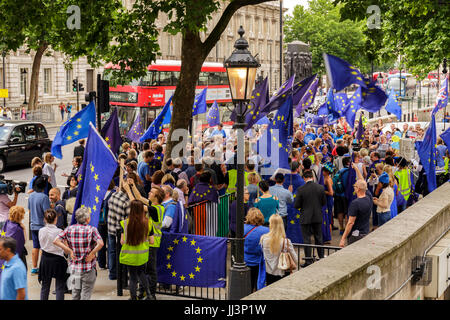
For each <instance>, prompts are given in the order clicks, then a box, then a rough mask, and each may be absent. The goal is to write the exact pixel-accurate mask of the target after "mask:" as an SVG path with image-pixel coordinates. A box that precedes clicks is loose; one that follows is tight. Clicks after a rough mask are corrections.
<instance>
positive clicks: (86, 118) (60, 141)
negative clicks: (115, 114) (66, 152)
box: [51, 101, 95, 159]
mask: <svg viewBox="0 0 450 320" xmlns="http://www.w3.org/2000/svg"><path fill="white" fill-rule="evenodd" d="M91 122H92V123H93V124H94V125H95V104H94V102H93V101H91V102H90V103H89V104H88V105H87V107H86V108H84V109H82V110H81V111H79V112H77V113H76V114H75V115H74V116H73V117H72V118H70V119H69V120H67V121H66V122H64V123H63V124H62V126H61V127H60V128H59V130H58V132H57V133H56V136H55V139H53V142H52V148H51V152H52V155H54V156H55V157H56V158H58V159H62V151H61V147H62V146H65V145H67V144H71V143H73V142H75V141H78V140H80V139H84V138H86V137H87V136H88V133H89V123H91Z"/></svg>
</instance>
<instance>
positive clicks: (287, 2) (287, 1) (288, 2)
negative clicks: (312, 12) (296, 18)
mask: <svg viewBox="0 0 450 320" xmlns="http://www.w3.org/2000/svg"><path fill="white" fill-rule="evenodd" d="M297 4H301V5H302V6H308V0H283V7H284V8H288V9H289V11H288V12H287V13H288V14H290V15H292V12H293V11H294V7H295V6H296V5H297Z"/></svg>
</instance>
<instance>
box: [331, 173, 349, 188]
mask: <svg viewBox="0 0 450 320" xmlns="http://www.w3.org/2000/svg"><path fill="white" fill-rule="evenodd" d="M346 171H348V168H343V169H341V170H339V171H338V172H337V173H336V174H335V175H334V177H333V191H334V192H335V193H336V194H337V195H341V194H343V193H345V188H344V182H343V181H342V175H343V174H344V172H346Z"/></svg>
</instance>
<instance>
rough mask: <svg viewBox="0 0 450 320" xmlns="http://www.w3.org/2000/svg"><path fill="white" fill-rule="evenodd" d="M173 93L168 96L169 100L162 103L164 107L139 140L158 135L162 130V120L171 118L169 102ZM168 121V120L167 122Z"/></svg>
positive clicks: (154, 137)
mask: <svg viewBox="0 0 450 320" xmlns="http://www.w3.org/2000/svg"><path fill="white" fill-rule="evenodd" d="M172 98H173V95H172V96H171V97H170V98H169V100H168V101H167V102H166V104H165V105H164V108H163V109H162V111H161V112H160V114H159V115H158V116H157V117H156V119H155V120H153V122H152V123H151V124H150V126H149V127H148V129H147V131H145V133H144V134H143V135H142V136H141V137H140V138H139V142H141V143H142V142H144V141H145V140H148V139H156V138H158V135H159V134H160V133H161V132H162V127H163V125H164V122H166V123H167V118H170V119H171V118H172V113H171V111H170V104H171V103H172ZM168 123H170V120H169V122H168Z"/></svg>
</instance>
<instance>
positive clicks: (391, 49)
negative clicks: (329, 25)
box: [335, 0, 450, 78]
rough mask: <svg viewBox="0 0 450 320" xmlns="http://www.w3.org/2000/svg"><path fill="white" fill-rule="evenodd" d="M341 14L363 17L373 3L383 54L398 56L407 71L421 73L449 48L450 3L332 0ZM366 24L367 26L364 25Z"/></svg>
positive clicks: (428, 69) (429, 69)
mask: <svg viewBox="0 0 450 320" xmlns="http://www.w3.org/2000/svg"><path fill="white" fill-rule="evenodd" d="M335 4H336V5H337V6H341V8H342V9H341V13H342V16H343V17H346V18H350V19H353V20H356V21H357V20H363V19H365V18H366V17H367V16H368V14H367V13H366V11H367V8H368V6H370V5H377V6H378V7H379V8H380V14H381V22H382V23H381V29H380V30H379V32H380V34H382V37H381V40H380V41H377V44H378V45H379V47H380V52H381V54H382V56H383V57H386V56H390V55H391V56H392V54H394V55H395V56H399V55H400V56H401V57H402V62H404V63H405V65H406V67H407V68H408V71H410V72H411V73H413V74H415V75H418V76H419V77H420V78H423V77H425V76H426V75H427V74H428V73H429V72H430V71H432V70H435V69H437V68H438V67H439V65H440V64H441V63H442V60H443V58H444V57H445V56H446V55H448V52H449V51H450V37H449V36H448V35H449V33H450V26H449V24H448V17H449V16H450V6H448V3H446V1H437V0H421V1H411V0H336V1H335ZM366 28H367V26H366Z"/></svg>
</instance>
